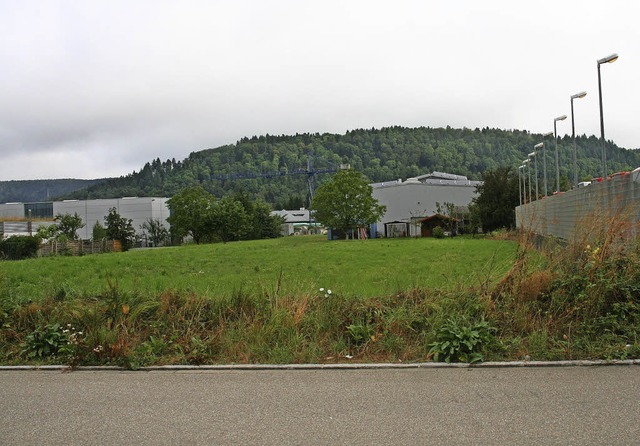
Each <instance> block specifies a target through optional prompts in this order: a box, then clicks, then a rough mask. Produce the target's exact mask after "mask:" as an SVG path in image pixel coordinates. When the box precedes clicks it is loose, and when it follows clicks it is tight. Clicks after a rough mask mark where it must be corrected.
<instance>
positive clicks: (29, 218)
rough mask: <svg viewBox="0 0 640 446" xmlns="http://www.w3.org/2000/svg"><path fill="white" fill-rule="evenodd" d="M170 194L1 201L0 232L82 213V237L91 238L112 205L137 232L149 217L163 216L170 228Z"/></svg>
mask: <svg viewBox="0 0 640 446" xmlns="http://www.w3.org/2000/svg"><path fill="white" fill-rule="evenodd" d="M167 200H168V198H159V197H143V198H138V197H125V198H113V199H100V200H64V201H53V202H40V203H5V204H0V221H2V220H4V224H0V236H5V237H7V236H11V235H24V234H25V233H27V234H28V233H30V232H35V231H36V230H37V227H38V226H40V225H47V224H51V223H52V222H53V218H54V217H55V216H56V215H66V214H70V215H73V214H78V215H79V216H80V217H81V218H82V221H83V223H84V224H85V226H84V228H82V229H79V230H78V232H77V233H78V237H79V238H81V239H85V240H86V239H90V238H91V236H92V231H93V226H94V225H95V224H96V222H98V223H100V224H101V225H102V226H104V218H105V217H106V216H107V215H108V214H109V209H111V208H115V209H116V212H118V214H120V216H121V217H124V218H127V219H131V220H132V225H133V227H134V229H135V230H136V232H138V233H139V234H141V233H142V230H141V226H142V224H143V223H144V222H146V221H148V220H159V221H160V222H162V223H163V224H164V225H165V227H166V228H167V229H169V223H168V222H167V218H169V208H168V207H167Z"/></svg>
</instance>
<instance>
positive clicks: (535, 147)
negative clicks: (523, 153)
mask: <svg viewBox="0 0 640 446" xmlns="http://www.w3.org/2000/svg"><path fill="white" fill-rule="evenodd" d="M540 149H542V162H543V164H544V142H539V143H538V144H536V145H535V146H533V150H535V151H536V153H538V152H539V151H540ZM537 162H538V156H537V155H536V167H537V166H538V164H537ZM544 170H546V169H544ZM544 173H545V174H546V172H544ZM546 177H547V176H546V175H545V178H544V188H545V189H544V191H542V196H543V197H546V196H547V178H546Z"/></svg>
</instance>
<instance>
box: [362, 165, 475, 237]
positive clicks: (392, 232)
mask: <svg viewBox="0 0 640 446" xmlns="http://www.w3.org/2000/svg"><path fill="white" fill-rule="evenodd" d="M481 184H482V182H481V181H470V180H469V179H467V177H466V176H462V175H453V174H449V173H442V172H433V173H430V174H427V175H421V176H419V177H415V178H408V179H407V180H406V181H402V180H397V181H388V182H384V183H374V184H371V187H372V188H373V197H374V198H375V199H377V200H378V202H379V203H380V204H382V205H385V206H386V207H387V209H386V212H385V214H384V215H383V216H382V218H381V219H380V221H379V222H377V224H376V228H377V231H378V233H379V234H380V235H383V236H385V237H402V236H410V237H420V236H421V235H424V232H423V227H422V224H423V221H424V220H425V219H429V218H433V217H434V216H436V215H437V214H438V204H440V207H441V208H443V207H444V206H445V204H447V203H449V204H452V205H453V206H454V207H455V209H456V210H457V211H458V210H460V211H462V210H466V209H468V206H469V204H471V202H472V200H473V198H474V197H476V196H477V193H476V187H477V186H478V185H481Z"/></svg>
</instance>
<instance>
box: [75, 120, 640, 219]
mask: <svg viewBox="0 0 640 446" xmlns="http://www.w3.org/2000/svg"><path fill="white" fill-rule="evenodd" d="M542 140H543V138H542V135H540V134H531V133H529V132H527V131H520V130H499V129H490V128H483V129H475V130H472V129H467V128H462V129H454V128H451V127H447V128H429V127H419V128H405V127H385V128H381V129H368V130H365V129H358V130H352V131H348V132H347V133H345V134H344V135H337V134H330V133H323V134H319V133H315V134H296V135H291V136H287V135H282V136H272V135H264V136H259V137H258V136H254V137H252V138H242V139H241V140H240V141H238V142H237V143H235V144H231V145H226V146H222V147H218V148H215V149H207V150H202V151H199V152H193V153H191V154H190V155H189V156H188V157H187V158H186V159H184V160H182V161H176V160H175V159H173V160H167V161H164V162H163V161H161V160H160V159H155V160H153V161H151V162H148V163H146V164H145V165H144V166H143V167H142V169H141V170H140V171H138V172H133V173H131V174H129V175H127V176H123V177H120V178H114V179H110V180H107V181H105V182H104V183H101V184H98V185H94V186H91V187H89V188H88V189H86V190H83V191H78V192H75V193H71V194H68V195H67V196H66V198H79V199H81V198H111V197H122V196H169V197H171V196H173V195H175V194H176V193H178V192H179V191H180V190H182V189H184V188H186V187H193V186H196V185H201V186H202V187H203V188H205V190H207V191H208V192H210V193H212V194H213V195H214V196H216V197H223V196H227V195H232V194H233V193H236V192H239V191H244V192H246V193H248V194H249V195H250V196H251V197H252V198H259V199H261V200H263V201H265V202H267V203H269V204H271V205H272V206H273V207H274V208H278V209H282V208H288V209H291V208H296V207H299V206H302V205H307V204H308V200H307V189H308V187H307V175H306V174H305V173H304V172H305V171H306V170H307V168H308V167H309V163H312V164H311V168H312V169H313V170H317V171H320V172H323V171H325V172H326V171H331V170H337V169H338V167H339V165H340V164H350V165H351V167H352V168H354V169H355V170H357V171H359V172H361V173H363V174H364V175H365V177H366V178H367V179H368V180H369V181H371V182H381V181H389V180H393V179H397V178H408V177H412V176H417V175H421V174H424V173H428V172H431V171H434V170H435V171H443V172H450V173H455V174H460V175H466V176H468V177H469V178H470V179H476V180H480V179H481V178H482V174H483V173H484V172H485V171H488V170H492V169H495V168H497V167H499V166H514V167H517V166H518V165H519V164H520V162H521V161H522V160H523V159H525V158H526V156H527V154H528V153H530V152H531V151H533V146H534V145H536V144H537V143H539V142H541V141H542ZM546 144H547V148H548V149H547V157H548V158H547V159H548V163H547V167H548V173H549V175H550V177H551V178H552V176H551V175H555V171H554V170H553V166H555V162H553V161H552V160H553V157H552V156H553V153H554V143H553V138H547V139H546ZM577 146H578V170H579V177H580V178H581V179H587V178H588V179H590V178H592V177H597V176H599V175H600V174H601V168H600V160H601V147H602V145H601V142H600V140H599V139H598V138H597V137H595V136H589V137H587V136H585V135H583V136H579V137H578V138H577ZM558 147H559V154H560V156H559V159H560V166H561V172H560V173H561V176H562V177H567V178H573V173H572V169H573V161H572V160H573V158H572V157H573V142H572V140H571V138H570V137H568V136H566V137H564V138H558ZM607 151H608V153H607V159H608V163H609V165H608V167H609V171H610V172H615V171H621V170H628V169H631V168H635V167H638V166H640V152H637V151H634V150H626V149H622V148H619V147H617V146H616V145H615V144H613V143H612V142H608V143H607ZM261 174H263V175H265V177H256V176H257V175H261ZM329 178H330V175H329V174H327V173H324V174H322V173H321V174H318V175H317V176H316V179H317V182H318V184H322V183H323V182H326V181H328V179H329Z"/></svg>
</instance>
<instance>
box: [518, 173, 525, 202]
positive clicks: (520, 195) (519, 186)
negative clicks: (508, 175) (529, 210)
mask: <svg viewBox="0 0 640 446" xmlns="http://www.w3.org/2000/svg"><path fill="white" fill-rule="evenodd" d="M523 168H524V166H518V192H520V193H519V195H518V198H519V199H520V206H522V177H523V176H524V174H521V173H520V172H521V171H522V169H523Z"/></svg>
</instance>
